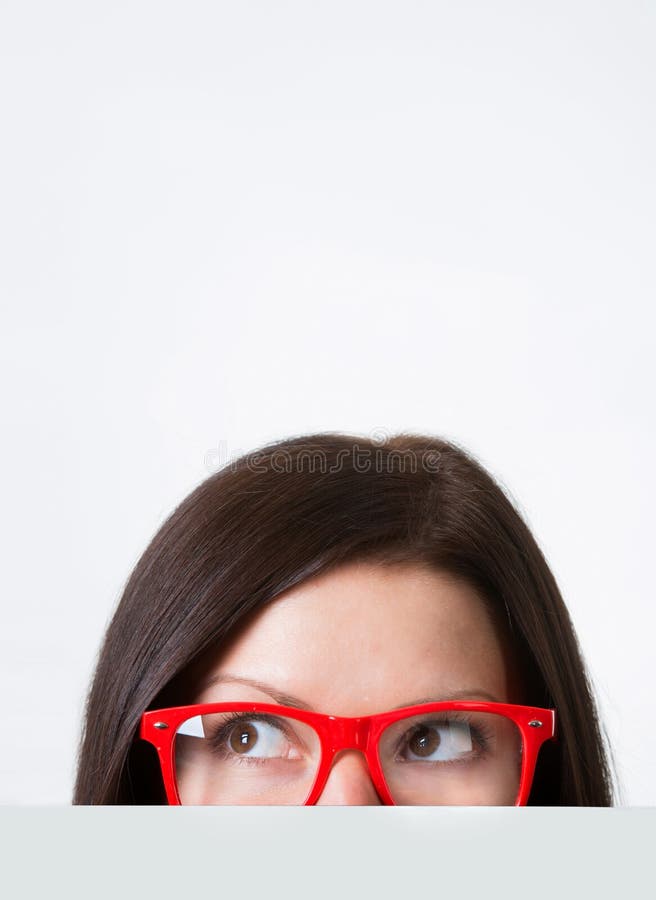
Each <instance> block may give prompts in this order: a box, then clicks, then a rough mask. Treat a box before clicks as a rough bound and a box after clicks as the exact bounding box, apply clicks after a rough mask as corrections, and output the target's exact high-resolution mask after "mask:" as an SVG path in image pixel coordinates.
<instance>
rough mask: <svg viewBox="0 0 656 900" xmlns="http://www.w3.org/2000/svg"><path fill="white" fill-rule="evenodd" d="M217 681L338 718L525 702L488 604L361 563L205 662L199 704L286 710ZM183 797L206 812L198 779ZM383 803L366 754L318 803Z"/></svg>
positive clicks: (285, 597) (300, 592)
mask: <svg viewBox="0 0 656 900" xmlns="http://www.w3.org/2000/svg"><path fill="white" fill-rule="evenodd" d="M218 676H220V677H221V678H224V679H225V678H226V677H228V676H236V677H237V678H248V679H255V680H258V681H260V682H265V683H267V684H268V685H272V686H273V687H274V688H275V690H276V691H278V692H284V693H286V694H289V695H293V696H294V697H296V698H298V699H299V700H300V701H302V702H303V703H304V704H305V705H306V706H307V707H308V708H310V709H312V710H314V711H317V712H322V713H329V714H332V715H338V716H362V715H368V714H373V713H379V712H384V711H388V710H391V709H394V708H396V707H400V706H410V705H412V704H414V703H417V702H424V701H427V700H429V699H431V700H435V701H437V700H440V699H443V698H444V697H446V696H450V695H452V694H454V693H456V692H460V693H461V694H462V699H472V700H473V699H483V700H487V699H494V700H497V701H499V702H504V703H521V702H523V698H522V696H521V691H520V690H519V687H518V684H519V679H518V677H517V673H516V671H515V666H514V661H513V658H512V654H511V653H510V652H509V648H508V646H507V644H506V642H505V639H504V636H503V634H502V633H501V632H500V630H499V629H498V627H497V625H496V624H495V622H494V621H493V620H492V618H491V617H490V615H489V613H488V611H487V609H486V607H485V606H484V604H483V602H482V600H481V599H480V596H479V595H478V594H477V592H476V591H475V590H474V589H473V588H472V587H471V586H470V585H469V584H468V583H466V582H464V581H462V580H459V579H456V578H455V577H453V576H451V575H450V574H447V573H444V572H440V571H437V570H434V569H432V568H430V567H428V566H425V565H421V564H394V565H389V564H380V563H377V562H356V563H351V564H348V565H344V566H342V567H340V568H338V569H336V570H334V571H332V572H328V573H326V574H323V575H320V576H317V577H315V578H313V579H311V580H308V581H306V582H304V583H303V584H301V585H299V586H297V587H295V588H293V589H291V590H289V591H287V592H285V593H284V594H281V595H280V597H279V598H277V599H276V600H275V602H273V603H271V604H269V605H268V606H266V607H264V608H262V609H260V610H257V611H256V612H255V614H253V615H251V616H250V617H249V618H248V619H247V620H246V621H244V622H243V623H242V625H241V626H240V627H239V629H238V630H236V632H234V633H233V634H232V635H231V637H230V640H229V641H228V642H227V643H225V644H223V646H222V647H221V649H220V652H218V653H217V654H216V655H215V656H214V657H213V658H212V657H210V658H209V660H208V661H206V662H205V665H204V666H203V670H202V672H201V673H199V675H198V678H197V689H196V691H195V692H194V696H193V697H192V698H190V700H189V702H193V703H211V702H226V701H230V700H241V701H248V702H251V701H253V702H256V701H262V702H265V703H272V702H276V701H275V700H274V699H273V698H272V696H271V695H270V694H269V693H268V692H266V691H264V690H261V689H259V688H254V687H251V686H246V685H244V684H243V683H240V682H236V681H235V682H233V681H229V680H223V681H221V682H220V683H216V682H212V679H214V678H216V677H218ZM179 789H180V795H181V799H182V802H183V803H199V802H203V799H202V798H201V797H200V796H199V793H198V789H197V788H196V787H195V786H194V784H193V783H192V782H191V780H189V779H188V780H187V781H186V782H185V780H184V778H180V779H179ZM472 802H476V801H475V800H474V801H472ZM479 802H480V801H479ZM501 802H503V801H501ZM380 803H381V800H380V798H379V797H378V794H377V793H376V790H375V788H374V785H373V783H372V781H371V778H370V776H369V772H368V767H367V763H366V760H365V757H364V756H363V754H362V753H360V752H359V751H358V750H345V751H342V752H341V753H339V754H338V755H337V756H336V757H335V760H334V762H333V766H332V769H331V772H330V775H329V777H328V780H327V782H326V785H325V787H324V789H323V792H322V794H321V796H320V798H319V801H318V804H319V805H380Z"/></svg>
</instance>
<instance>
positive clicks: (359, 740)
mask: <svg viewBox="0 0 656 900" xmlns="http://www.w3.org/2000/svg"><path fill="white" fill-rule="evenodd" d="M139 736H140V737H141V738H143V739H144V740H146V741H149V742H150V743H151V744H153V745H154V747H155V748H156V750H157V753H158V757H159V762H160V766H161V770H162V776H163V780H164V787H165V790H166V796H167V800H168V802H169V804H172V805H190V804H191V805H196V804H203V805H205V804H207V805H260V804H266V805H304V804H305V805H311V804H314V803H316V802H317V800H318V799H319V797H320V796H321V793H322V791H323V789H324V787H325V784H326V781H327V779H328V775H329V773H330V770H331V767H332V764H333V761H334V758H335V756H336V754H337V753H339V752H340V751H342V750H358V751H360V752H361V753H363V754H364V756H365V758H366V761H367V765H368V768H369V774H370V776H371V780H372V781H373V784H374V787H375V789H376V792H377V793H378V795H379V797H380V799H381V800H382V802H383V803H385V804H390V805H404V806H408V805H422V806H449V805H453V806H481V805H483V806H513V805H514V806H524V805H525V804H526V803H527V801H528V797H529V794H530V791H531V785H532V782H533V775H534V772H535V764H536V761H537V756H538V752H539V750H540V748H541V746H542V744H543V743H544V742H545V741H547V740H553V739H555V737H556V712H555V710H553V709H540V708H538V707H533V706H518V705H515V704H507V703H485V702H479V701H471V700H461V701H454V702H440V703H425V704H421V705H418V706H409V707H405V708H404V709H396V710H393V711H391V712H385V713H379V714H377V715H371V716H360V717H343V716H330V715H324V714H322V713H316V712H309V711H306V710H299V709H296V708H293V707H288V706H281V705H279V704H272V703H236V702H231V703H203V704H195V705H193V706H176V707H173V708H170V709H156V710H149V711H148V712H145V713H144V714H143V715H142V717H141V725H140V729H139Z"/></svg>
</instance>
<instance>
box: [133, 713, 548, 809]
mask: <svg viewBox="0 0 656 900" xmlns="http://www.w3.org/2000/svg"><path fill="white" fill-rule="evenodd" d="M449 710H452V711H454V712H482V713H496V714H497V715H503V716H506V718H508V719H511V720H512V721H513V722H514V723H515V725H517V727H518V728H519V731H520V733H521V735H522V769H521V775H520V782H519V793H518V795H517V800H516V801H515V804H514V805H515V806H526V804H527V802H528V798H529V795H530V792H531V787H532V784H533V776H534V774H535V765H536V763H537V758H538V753H539V752H540V748H541V747H542V745H543V744H544V743H545V741H548V740H555V739H556V710H555V709H542V708H540V707H537V706H519V705H517V704H514V703H490V702H483V701H478V700H448V701H447V700H445V701H440V702H436V703H422V704H419V705H416V706H406V707H403V709H395V710H392V711H390V712H383V713H377V714H375V715H370V716H357V717H353V716H331V715H326V714H325V713H317V712H311V711H309V710H304V709H297V708H296V707H291V706H282V705H280V704H278V703H239V702H233V703H195V704H191V705H189V706H173V707H169V708H168V709H152V710H148V711H147V712H145V713H143V715H142V717H141V722H140V726H139V737H140V738H141V739H142V740H145V741H148V742H149V743H150V744H152V745H153V746H154V747H155V749H156V750H157V756H158V758H159V763H160V768H161V771H162V778H163V780H164V789H165V791H166V797H167V800H168V803H169V805H170V806H180V805H181V803H180V795H179V793H178V788H177V784H176V778H175V737H176V733H177V730H178V728H179V727H180V725H182V723H183V722H184V721H186V720H187V719H188V718H191V717H192V716H205V715H211V714H213V713H222V712H263V713H271V714H272V715H277V716H285V717H286V718H290V719H295V720H296V721H298V722H303V723H304V724H306V725H309V726H310V727H312V728H313V729H314V730H315V731H316V733H317V735H318V736H319V740H320V743H321V759H320V761H319V768H318V770H317V775H316V777H315V780H314V784H313V785H312V787H311V789H310V792H309V794H308V796H307V798H306V800H305V802H304V804H302V805H304V806H313V805H314V804H316V802H317V800H318V799H319V797H320V796H321V793H322V792H323V789H324V788H325V786H326V781H327V780H328V775H329V774H330V770H331V768H332V765H333V761H334V759H335V756H336V755H337V753H339V752H340V751H341V750H359V751H360V752H361V753H363V754H364V756H365V759H366V761H367V766H368V768H369V774H370V776H371V780H372V781H373V784H374V787H375V788H376V791H377V793H378V795H379V797H380V798H381V800H382V801H383V803H384V804H386V805H388V806H396V804H395V803H394V800H393V799H392V797H391V795H390V793H389V790H388V788H387V785H386V783H385V778H384V775H383V769H382V766H381V762H380V758H379V755H378V740H379V738H380V736H381V734H382V733H383V731H384V730H385V729H386V728H388V727H389V726H390V725H392V724H393V723H394V722H398V721H399V720H400V719H404V718H406V717H408V716H415V715H421V714H423V713H433V712H435V713H437V712H446V711H449Z"/></svg>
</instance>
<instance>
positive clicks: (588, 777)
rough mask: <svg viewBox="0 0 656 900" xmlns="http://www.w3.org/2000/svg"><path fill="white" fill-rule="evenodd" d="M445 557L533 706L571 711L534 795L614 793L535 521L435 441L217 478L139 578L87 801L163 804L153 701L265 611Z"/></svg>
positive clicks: (315, 444)
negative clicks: (499, 636)
mask: <svg viewBox="0 0 656 900" xmlns="http://www.w3.org/2000/svg"><path fill="white" fill-rule="evenodd" d="M366 558H377V559H379V560H381V561H384V562H390V563H394V562H405V561H408V562H416V563H429V564H430V565H432V566H434V567H435V568H436V569H438V570H440V571H444V572H448V573H451V574H453V575H456V576H459V577H460V578H462V579H464V580H466V581H467V582H469V583H470V584H471V585H472V586H474V587H475V588H476V589H477V591H478V592H479V594H480V596H481V597H482V598H483V600H484V602H485V603H486V605H487V606H488V607H489V609H490V610H492V611H493V613H494V615H496V617H497V619H498V620H499V621H502V622H503V623H505V627H506V628H507V630H508V633H509V634H510V636H511V641H512V647H513V651H514V654H515V656H516V660H517V661H518V663H519V665H520V671H521V675H522V686H523V689H524V691H525V694H526V702H527V703H530V704H531V705H535V706H543V707H555V709H556V710H557V721H558V740H557V741H556V742H548V743H547V744H546V745H544V747H543V748H542V750H541V752H540V757H539V760H538V765H537V770H536V774H535V779H534V784H533V789H532V792H531V796H530V800H529V803H530V804H531V805H545V806H546V805H556V806H610V805H612V802H613V787H612V778H611V770H610V764H609V759H608V755H607V750H606V746H605V743H604V739H603V737H602V733H601V727H600V722H599V718H598V714H597V710H596V704H595V699H594V695H593V692H592V689H591V684H590V681H589V678H588V676H587V673H586V669H585V665H584V663H583V660H582V656H581V652H580V650H579V646H578V643H577V639H576V635H575V632H574V629H573V626H572V622H571V620H570V617H569V615H568V612H567V609H566V606H565V604H564V602H563V599H562V597H561V594H560V591H559V589H558V586H557V584H556V581H555V579H554V577H553V575H552V573H551V571H550V569H549V567H548V565H547V563H546V561H545V559H544V556H543V555H542V553H541V551H540V549H539V547H538V545H537V544H536V542H535V540H534V538H533V536H532V534H531V532H530V530H529V529H528V527H527V525H526V524H525V523H524V521H523V520H522V518H521V516H520V515H519V513H518V512H517V510H516V509H515V507H514V506H513V504H512V503H511V501H510V499H509V498H508V497H507V496H506V494H505V493H504V491H503V490H502V489H501V488H500V487H499V485H498V484H497V483H496V482H495V481H494V479H493V478H492V477H491V476H490V475H489V473H488V472H486V471H485V469H484V468H483V467H482V466H481V465H480V464H479V463H478V462H477V461H476V460H475V459H474V458H473V457H472V456H471V455H470V454H469V453H467V452H466V451H465V450H463V449H462V448H461V447H459V446H457V445H456V444H454V443H452V442H448V441H445V440H441V439H439V438H436V437H432V436H426V435H415V434H399V435H395V436H393V437H390V438H387V439H386V440H385V441H380V442H379V441H373V440H370V439H367V438H364V437H360V436H354V435H345V434H315V435H306V436H301V437H295V438H291V439H289V440H282V441H277V442H274V443H272V444H269V445H267V446H265V447H263V448H261V449H260V450H258V451H256V452H254V453H251V454H248V455H246V456H243V457H241V458H240V459H239V460H237V461H235V462H232V463H229V464H228V465H226V466H225V467H224V468H223V469H222V470H220V471H218V472H217V473H215V474H214V475H212V476H210V477H209V478H207V479H206V480H205V481H203V482H202V483H201V484H200V485H199V486H198V487H197V488H196V489H195V490H194V491H193V492H192V493H191V494H190V495H189V496H188V497H187V498H186V499H185V500H183V502H182V503H181V504H180V505H179V506H178V507H177V508H176V509H175V510H174V512H173V513H172V514H171V515H170V516H169V518H168V519H167V520H166V521H165V523H164V524H163V525H162V527H161V528H160V529H159V531H158V532H157V534H156V535H155V537H154V538H153V539H152V541H151V542H150V544H149V546H148V547H147V548H146V550H145V552H144V553H143V555H142V556H141V558H140V559H139V561H138V563H137V565H136V566H135V568H134V570H133V572H132V574H131V576H130V578H129V579H128V581H127V584H126V586H125V589H124V591H123V594H122V597H121V600H120V602H119V604H118V607H117V609H116V611H115V614H114V616H113V619H112V621H111V623H110V625H109V628H108V630H107V633H106V635H105V638H104V642H103V644H102V647H101V650H100V654H99V658H98V662H97V666H96V671H95V675H94V678H93V681H92V685H91V689H90V692H89V695H88V698H87V704H86V710H85V721H84V728H83V733H82V736H81V741H80V747H79V755H78V770H77V780H76V785H75V791H74V797H73V802H74V803H75V804H144V803H163V802H166V801H165V799H164V795H163V791H162V784H161V776H160V774H159V766H158V763H157V758H156V755H155V753H154V750H153V748H151V747H150V745H147V744H146V743H145V742H143V741H141V740H139V739H138V738H137V737H136V733H137V729H138V725H139V720H140V717H141V714H142V713H143V712H144V711H145V710H146V709H149V708H150V709H156V708H158V707H162V706H166V705H172V704H173V703H176V702H189V701H188V700H184V699H183V700H180V699H179V687H180V685H181V684H182V683H184V679H185V677H186V676H187V675H188V673H189V671H190V669H191V668H193V666H194V665H195V664H197V663H198V662H199V660H201V659H202V658H203V655H204V654H206V653H207V652H208V651H210V650H211V649H212V648H214V649H215V650H216V648H218V647H220V645H221V643H222V642H223V641H224V640H226V639H227V638H228V637H229V635H230V634H231V632H232V630H233V629H234V628H235V626H236V625H237V624H238V623H239V622H240V621H241V620H242V619H244V617H245V616H247V615H248V614H249V613H251V612H253V611H254V610H256V609H257V608H259V607H261V606H263V605H264V604H266V603H269V602H271V601H272V600H274V599H275V598H276V597H277V596H278V595H279V594H281V593H282V592H283V591H285V590H287V589H288V588H291V587H293V586H295V585H298V584H300V583H301V582H303V581H305V580H306V579H308V578H310V577H312V576H314V575H318V574H319V573H323V572H325V571H328V570H329V569H332V568H334V567H335V566H338V565H340V564H341V563H345V562H350V561H354V560H359V559H366Z"/></svg>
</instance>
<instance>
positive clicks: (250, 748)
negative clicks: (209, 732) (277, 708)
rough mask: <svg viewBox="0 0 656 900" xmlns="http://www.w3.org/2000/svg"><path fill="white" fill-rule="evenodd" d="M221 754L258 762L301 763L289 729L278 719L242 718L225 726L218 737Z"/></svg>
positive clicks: (217, 743) (217, 742) (220, 729)
mask: <svg viewBox="0 0 656 900" xmlns="http://www.w3.org/2000/svg"><path fill="white" fill-rule="evenodd" d="M214 744H215V746H216V748H217V750H218V751H219V752H222V753H226V754H227V755H235V756H241V757H249V758H258V759H299V758H300V756H299V754H298V752H297V750H296V749H295V748H294V746H293V744H292V743H291V742H290V740H289V738H288V736H287V734H286V729H285V728H284V726H283V725H282V723H277V722H276V720H275V719H272V720H271V721H267V720H262V719H252V718H251V719H248V718H240V719H237V720H234V719H233V720H232V721H228V722H226V723H224V725H222V726H221V727H220V728H219V730H218V733H217V734H216V736H215V739H214Z"/></svg>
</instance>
